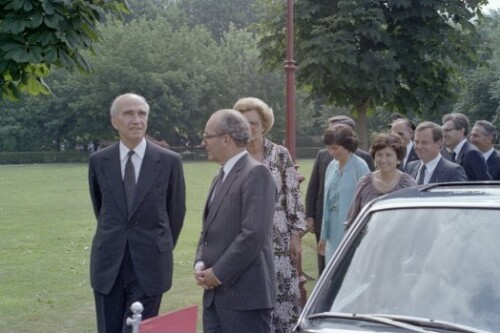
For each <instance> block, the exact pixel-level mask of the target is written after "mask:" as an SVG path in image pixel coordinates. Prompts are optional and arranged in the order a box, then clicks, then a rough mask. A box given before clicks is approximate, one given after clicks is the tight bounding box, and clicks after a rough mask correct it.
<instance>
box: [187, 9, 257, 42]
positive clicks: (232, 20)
mask: <svg viewBox="0 0 500 333" xmlns="http://www.w3.org/2000/svg"><path fill="white" fill-rule="evenodd" d="M254 3H255V0H182V1H178V6H179V8H180V9H181V10H182V11H183V12H184V13H185V23H186V24H187V25H189V26H191V27H193V26H196V25H204V26H205V27H206V28H207V29H208V30H209V31H210V32H211V33H212V36H213V38H214V39H215V40H216V41H219V40H221V39H222V38H223V37H224V33H225V32H227V31H228V29H229V25H230V24H233V25H234V26H235V27H236V28H238V29H242V28H247V27H248V26H249V25H250V24H252V23H254V22H256V21H257V12H256V11H255V10H253V6H254Z"/></svg>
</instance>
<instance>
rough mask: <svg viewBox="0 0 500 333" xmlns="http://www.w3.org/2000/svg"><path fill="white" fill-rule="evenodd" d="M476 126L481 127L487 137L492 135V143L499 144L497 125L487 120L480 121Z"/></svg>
mask: <svg viewBox="0 0 500 333" xmlns="http://www.w3.org/2000/svg"><path fill="white" fill-rule="evenodd" d="M474 126H479V127H481V128H482V129H483V130H484V132H485V133H486V135H491V136H492V142H491V143H495V142H497V129H496V127H495V125H493V124H492V123H490V122H489V121H486V120H478V121H476V122H475V124H474Z"/></svg>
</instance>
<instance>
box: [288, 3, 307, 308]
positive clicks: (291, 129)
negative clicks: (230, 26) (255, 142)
mask: <svg viewBox="0 0 500 333" xmlns="http://www.w3.org/2000/svg"><path fill="white" fill-rule="evenodd" d="M296 68H297V67H296V66H295V60H293V0H287V3H286V60H285V72H286V147H287V148H288V151H289V152H290V155H291V157H292V160H293V162H294V163H295V162H296V161H297V154H296V149H295V70H296ZM295 167H296V168H298V165H295ZM298 177H299V182H301V181H302V180H304V176H302V175H301V174H298ZM297 273H298V275H299V290H300V306H301V307H302V308H303V307H304V305H305V303H306V300H307V291H306V289H305V286H304V284H305V283H306V281H307V279H306V278H305V276H304V274H303V272H302V257H299V258H297Z"/></svg>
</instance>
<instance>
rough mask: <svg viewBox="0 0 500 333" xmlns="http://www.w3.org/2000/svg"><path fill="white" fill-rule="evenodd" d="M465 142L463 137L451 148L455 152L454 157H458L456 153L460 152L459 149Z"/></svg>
mask: <svg viewBox="0 0 500 333" xmlns="http://www.w3.org/2000/svg"><path fill="white" fill-rule="evenodd" d="M465 142H467V139H463V140H462V141H460V143H459V144H458V145H457V146H456V147H455V148H453V151H454V152H455V159H457V158H458V154H460V151H461V150H462V147H463V146H464V144H465Z"/></svg>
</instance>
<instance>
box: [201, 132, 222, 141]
mask: <svg viewBox="0 0 500 333" xmlns="http://www.w3.org/2000/svg"><path fill="white" fill-rule="evenodd" d="M220 136H224V134H207V133H203V134H202V135H201V138H202V139H203V140H206V139H212V138H216V137H220Z"/></svg>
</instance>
